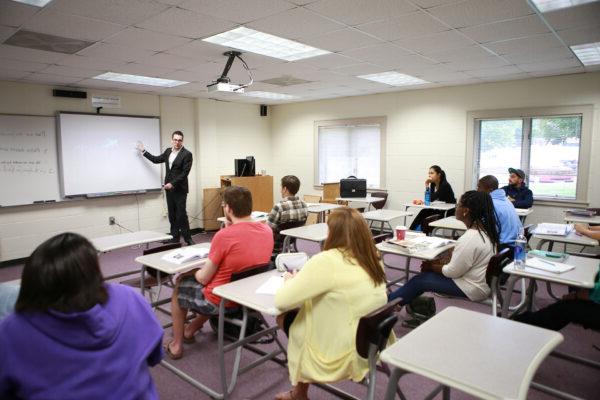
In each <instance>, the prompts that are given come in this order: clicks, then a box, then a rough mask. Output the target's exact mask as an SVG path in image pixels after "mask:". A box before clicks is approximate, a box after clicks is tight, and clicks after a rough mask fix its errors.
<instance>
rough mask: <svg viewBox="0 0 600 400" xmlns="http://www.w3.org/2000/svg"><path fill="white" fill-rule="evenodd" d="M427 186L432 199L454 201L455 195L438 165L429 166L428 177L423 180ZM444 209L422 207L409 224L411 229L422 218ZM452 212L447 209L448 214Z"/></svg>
mask: <svg viewBox="0 0 600 400" xmlns="http://www.w3.org/2000/svg"><path fill="white" fill-rule="evenodd" d="M427 186H429V193H430V199H431V201H432V202H434V201H443V202H444V203H453V204H454V203H456V197H454V191H452V186H450V184H449V183H448V181H447V180H446V173H445V172H444V170H443V169H441V168H440V167H439V165H432V166H431V167H430V168H429V178H427V180H426V181H425V187H426V188H427ZM443 213H444V211H441V210H432V209H428V208H426V209H424V210H421V211H420V212H419V214H417V216H416V217H415V219H414V220H413V222H412V224H411V225H410V229H411V230H415V229H416V228H417V227H418V226H420V225H421V224H422V223H423V220H424V219H425V218H427V217H429V216H431V215H435V214H443ZM453 214H454V213H453V212H451V211H449V212H448V215H453Z"/></svg>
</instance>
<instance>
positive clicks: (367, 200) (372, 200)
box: [335, 196, 384, 211]
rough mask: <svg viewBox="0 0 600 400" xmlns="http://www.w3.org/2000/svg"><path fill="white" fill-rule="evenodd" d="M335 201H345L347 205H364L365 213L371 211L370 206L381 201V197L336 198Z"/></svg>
mask: <svg viewBox="0 0 600 400" xmlns="http://www.w3.org/2000/svg"><path fill="white" fill-rule="evenodd" d="M335 200H336V201H347V202H348V203H353V202H354V203H364V204H366V205H367V211H369V209H371V204H373V203H377V202H378V201H383V200H384V199H383V197H372V196H367V197H336V199H335Z"/></svg>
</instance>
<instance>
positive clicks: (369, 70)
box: [332, 62, 384, 76]
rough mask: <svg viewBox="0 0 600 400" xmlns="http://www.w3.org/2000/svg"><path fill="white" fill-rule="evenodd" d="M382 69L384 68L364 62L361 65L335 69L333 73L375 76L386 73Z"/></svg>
mask: <svg viewBox="0 0 600 400" xmlns="http://www.w3.org/2000/svg"><path fill="white" fill-rule="evenodd" d="M382 69H383V68H382V67H381V66H379V65H375V64H370V63H366V62H363V63H359V64H353V65H348V66H345V67H340V68H334V69H332V71H334V72H337V73H340V74H346V75H351V76H358V75H368V74H374V73H377V72H384V71H382Z"/></svg>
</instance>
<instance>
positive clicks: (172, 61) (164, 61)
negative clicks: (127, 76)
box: [135, 53, 197, 69]
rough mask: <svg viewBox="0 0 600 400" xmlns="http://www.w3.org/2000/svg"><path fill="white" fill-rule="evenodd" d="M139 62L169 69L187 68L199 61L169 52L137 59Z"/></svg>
mask: <svg viewBox="0 0 600 400" xmlns="http://www.w3.org/2000/svg"><path fill="white" fill-rule="evenodd" d="M135 62H136V63H138V64H143V65H152V66H156V67H163V68H169V69H187V68H192V67H193V66H194V65H196V64H197V61H195V60H192V59H189V58H185V57H181V56H176V55H173V54H167V53H156V54H153V55H151V56H146V57H142V58H139V59H137V60H135Z"/></svg>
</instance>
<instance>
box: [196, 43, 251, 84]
mask: <svg viewBox="0 0 600 400" xmlns="http://www.w3.org/2000/svg"><path fill="white" fill-rule="evenodd" d="M223 55H224V56H227V57H228V59H227V64H225V69H223V73H222V74H221V76H220V77H219V78H218V79H217V80H216V81H215V82H213V83H211V84H210V85H207V86H206V89H208V93H211V92H229V93H244V88H245V87H248V86H250V85H252V82H253V81H254V80H253V79H252V73H250V69H249V68H248V65H247V64H246V62H245V61H244V60H243V59H242V57H240V56H241V55H242V53H240V52H239V51H227V52H225V53H223ZM236 57H237V58H239V59H240V61H241V62H242V64H243V65H244V68H245V69H246V71H247V72H248V75H249V76H250V82H248V83H246V84H239V85H238V84H235V83H230V82H231V81H230V79H229V77H228V76H227V74H228V73H229V70H230V69H231V65H232V64H233V60H235V58H236Z"/></svg>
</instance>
